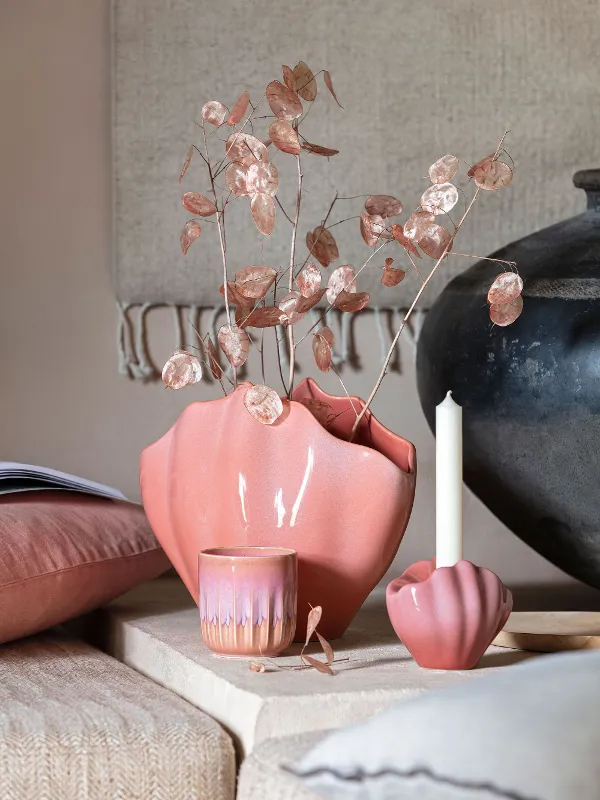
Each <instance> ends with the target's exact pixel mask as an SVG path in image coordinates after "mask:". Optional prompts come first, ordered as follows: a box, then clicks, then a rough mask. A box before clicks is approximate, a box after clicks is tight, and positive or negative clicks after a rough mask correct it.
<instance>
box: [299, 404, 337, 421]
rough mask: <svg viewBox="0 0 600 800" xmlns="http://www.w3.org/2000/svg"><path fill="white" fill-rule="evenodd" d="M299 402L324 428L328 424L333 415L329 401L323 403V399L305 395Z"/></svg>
mask: <svg viewBox="0 0 600 800" xmlns="http://www.w3.org/2000/svg"><path fill="white" fill-rule="evenodd" d="M300 402H301V403H302V405H303V406H306V408H308V410H309V411H310V413H311V414H312V415H313V417H314V418H315V419H316V420H317V422H318V423H319V424H321V425H322V426H323V427H324V428H325V427H326V426H327V425H328V424H329V422H330V420H331V417H332V415H333V408H332V407H331V406H330V405H329V403H325V402H324V401H323V400H315V399H314V398H313V397H305V398H303V399H302V400H300Z"/></svg>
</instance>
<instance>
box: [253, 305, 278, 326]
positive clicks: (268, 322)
mask: <svg viewBox="0 0 600 800" xmlns="http://www.w3.org/2000/svg"><path fill="white" fill-rule="evenodd" d="M283 322H285V314H284V313H283V312H282V311H281V309H280V308H277V307H276V306H265V307H264V308H255V309H254V311H251V312H250V314H249V315H248V317H247V318H246V321H245V323H244V327H247V328H273V327H274V326H275V325H282V324H283Z"/></svg>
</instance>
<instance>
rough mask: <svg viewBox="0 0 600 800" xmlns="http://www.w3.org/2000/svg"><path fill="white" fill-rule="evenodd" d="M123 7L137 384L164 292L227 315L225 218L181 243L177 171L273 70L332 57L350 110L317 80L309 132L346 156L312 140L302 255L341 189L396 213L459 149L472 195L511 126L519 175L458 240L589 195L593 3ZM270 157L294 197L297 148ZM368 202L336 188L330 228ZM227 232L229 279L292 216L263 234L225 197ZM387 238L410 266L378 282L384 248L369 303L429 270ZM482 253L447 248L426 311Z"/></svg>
mask: <svg viewBox="0 0 600 800" xmlns="http://www.w3.org/2000/svg"><path fill="white" fill-rule="evenodd" d="M113 5H114V8H113V38H114V43H113V44H114V178H115V235H116V242H115V245H116V246H115V253H116V265H115V266H116V291H117V299H118V301H119V304H120V314H121V317H120V328H119V348H120V350H119V351H120V354H121V365H120V367H121V371H122V372H123V373H124V374H128V375H129V376H130V377H133V378H141V379H148V378H150V377H154V375H155V370H152V369H151V368H150V367H149V366H148V364H147V359H146V358H145V356H144V350H145V344H144V339H145V328H146V325H147V318H148V312H149V311H150V309H151V308H152V307H153V306H154V305H165V304H166V305H172V306H173V307H186V308H189V307H190V306H191V307H192V308H198V309H199V308H210V309H214V311H215V313H222V312H221V311H220V306H221V300H222V298H221V296H220V295H219V291H218V290H219V286H220V285H221V284H222V283H223V275H222V264H221V254H220V248H219V242H218V236H217V231H216V225H214V224H211V223H210V222H209V221H208V220H203V219H200V220H199V221H200V225H201V229H202V232H201V235H200V238H199V239H198V241H196V242H195V243H194V244H193V245H192V247H191V248H190V250H189V252H188V253H187V255H185V256H184V255H183V254H182V252H181V249H180V245H179V233H180V231H181V229H182V227H183V225H184V223H185V222H186V221H187V219H189V218H190V215H189V213H188V212H186V211H185V210H184V209H183V207H182V205H181V195H182V193H183V192H185V191H197V192H201V193H207V192H208V190H209V188H210V187H209V186H208V185H207V183H208V182H207V179H206V176H205V172H204V170H203V168H202V167H203V162H202V159H201V158H200V157H196V158H194V159H193V160H192V163H191V165H190V168H189V170H188V172H187V174H186V176H185V177H184V179H183V182H182V184H181V185H180V184H179V183H178V177H179V173H180V171H181V167H182V164H183V161H184V159H185V156H186V153H187V151H188V148H189V146H190V144H191V143H195V144H200V143H201V131H200V129H199V127H198V126H197V125H196V120H198V119H199V118H200V110H201V108H202V105H203V104H204V102H206V101H208V100H219V101H221V102H222V103H224V104H225V105H226V106H227V107H228V108H229V109H231V107H232V105H233V104H234V102H235V100H236V99H237V97H238V96H239V95H240V94H241V92H242V91H244V90H248V91H249V92H250V96H251V99H252V100H253V102H255V103H256V102H257V101H258V100H259V99H260V98H261V96H262V95H263V93H264V90H265V87H266V85H267V83H268V82H269V81H271V80H273V79H278V80H281V78H282V76H281V65H282V64H289V65H290V66H291V67H293V66H294V65H295V63H296V62H297V61H298V60H300V59H303V60H304V61H306V62H307V63H308V65H309V66H310V67H311V69H312V70H313V71H314V72H315V73H316V72H317V71H318V70H322V69H328V70H329V71H330V72H331V76H332V80H333V84H334V86H335V90H336V93H337V95H338V97H339V100H340V102H341V103H342V104H343V106H344V109H341V108H339V107H338V106H337V105H336V103H335V101H334V100H333V98H332V97H331V95H330V94H329V92H328V91H327V89H326V88H325V86H324V83H323V76H322V75H319V76H318V77H317V82H318V87H319V90H318V95H317V98H316V100H315V103H314V105H315V109H314V110H313V111H311V113H310V116H309V117H308V119H307V120H306V125H305V134H306V136H310V140H311V141H313V142H316V143H318V144H320V145H324V146H326V147H331V148H335V149H338V150H339V151H340V152H339V155H335V156H333V157H332V158H329V159H328V158H324V157H322V156H319V155H315V154H311V153H306V152H304V151H303V153H302V171H303V173H304V186H305V189H306V193H305V195H304V200H303V205H302V209H301V215H300V230H299V245H298V257H299V258H302V259H304V257H305V255H306V254H307V249H306V245H305V236H306V233H307V231H309V230H312V229H314V227H315V226H317V225H318V224H320V222H321V220H322V219H323V218H324V216H325V214H326V212H327V209H328V207H329V205H330V203H331V200H332V199H333V197H334V195H335V192H336V191H338V192H339V194H340V197H354V196H355V195H368V194H378V193H381V194H392V195H394V196H396V197H398V198H399V199H400V200H401V201H402V203H403V205H404V212H403V215H402V216H401V217H400V218H399V220H398V221H401V222H404V221H405V220H406V218H407V217H408V215H409V214H410V213H411V212H412V211H413V210H415V209H416V208H417V207H418V206H419V202H420V198H421V194H422V193H423V191H424V190H425V189H426V188H427V187H428V186H429V178H428V177H427V170H428V167H429V166H430V164H431V163H432V162H433V161H435V160H436V159H437V158H439V157H440V156H442V155H444V154H447V153H451V154H454V155H456V156H457V157H459V158H460V159H461V160H462V161H461V174H462V176H463V177H462V178H461V179H460V180H459V181H458V186H459V188H460V189H462V190H464V192H465V195H466V198H468V197H470V196H471V195H472V192H473V187H472V186H470V185H469V181H468V179H467V178H466V170H467V169H468V168H469V166H471V165H472V164H473V163H475V162H476V161H478V160H479V159H481V158H483V157H484V156H486V155H488V154H489V153H493V152H494V150H495V148H496V145H497V143H498V141H499V139H500V137H501V136H502V133H503V131H504V129H505V127H508V128H510V129H511V133H510V135H509V136H508V138H507V141H506V148H507V150H508V151H509V153H510V155H511V156H512V158H513V159H514V162H515V178H514V181H513V184H512V186H511V187H510V188H508V189H506V190H502V191H498V192H482V193H481V196H480V198H478V201H477V203H476V204H475V206H474V208H473V211H472V213H471V214H470V216H469V219H468V221H467V223H466V224H465V226H464V228H463V229H461V232H460V234H459V236H458V237H457V240H456V243H455V246H454V249H455V250H456V251H458V252H460V253H463V254H468V255H475V256H485V255H488V254H489V253H490V252H492V251H494V250H495V249H497V248H498V247H500V246H502V245H504V244H506V243H507V242H509V241H511V240H515V239H518V238H521V237H522V236H524V235H526V234H529V233H531V232H533V231H534V230H536V229H539V228H542V227H544V226H546V225H550V224H553V223H555V222H557V221H558V220H560V219H564V218H566V217H568V216H571V215H573V214H575V213H577V212H578V211H580V210H582V209H583V207H584V197H583V194H582V193H581V192H578V191H577V190H575V189H574V188H573V186H572V182H571V178H572V175H573V173H574V172H575V171H576V170H578V169H581V168H585V167H590V166H595V165H597V164H598V163H600V140H599V139H598V136H597V130H598V124H599V122H600V119H599V118H600V103H599V102H598V99H599V93H600V84H599V83H598V81H597V79H596V76H595V72H594V69H593V65H594V64H595V62H596V60H597V53H598V52H599V51H600V25H598V18H597V14H598V9H597V4H596V3H594V2H581V3H566V4H565V3H563V2H561V1H560V0H531V1H530V2H528V3H523V2H521V0H500V2H497V3H495V4H494V5H493V6H489V7H487V8H486V10H485V14H483V13H482V12H481V4H480V3H478V2H477V0H440V2H437V3H435V5H432V4H431V3H412V2H408V0H399V2H397V3H395V4H394V6H393V8H392V7H391V6H390V5H389V4H384V3H382V2H381V0H367V2H365V3H361V4H360V5H352V6H348V3H347V2H345V0H330V1H329V2H327V3H323V2H321V0H306V2H304V3H302V4H293V3H284V4H280V5H279V6H274V5H273V3H272V2H270V0H251V2H248V0H229V2H227V4H226V6H225V7H224V6H223V4H220V3H205V4H203V6H202V9H201V12H200V11H199V10H198V8H197V6H196V5H195V4H194V3H192V2H191V0H171V1H170V2H169V3H164V2H162V0H113ZM262 103H263V105H264V112H263V113H265V114H267V113H270V110H269V108H268V106H267V104H266V102H265V101H264V100H263V101H262ZM257 115H259V112H257ZM269 122H270V120H268V119H267V120H257V122H256V126H255V128H254V132H255V133H257V134H258V135H259V136H261V138H267V127H268V123H269ZM219 138H220V139H222V140H223V141H222V143H219V146H222V148H223V154H224V150H225V143H224V140H225V139H226V134H224V133H222V132H221V131H220V130H217V131H216V132H213V134H212V141H215V140H218V139H219ZM273 160H274V163H275V164H276V166H277V168H278V170H279V181H280V189H279V190H278V198H279V200H280V201H281V203H282V205H283V207H284V208H286V209H291V208H293V206H294V202H295V192H296V179H295V172H296V165H295V159H294V157H293V156H291V155H287V154H285V153H277V154H276V155H274V156H273ZM509 163H510V160H509ZM364 199H365V198H364V197H358V198H357V199H352V200H340V201H338V203H337V204H336V206H335V208H334V212H333V213H332V216H331V218H330V222H337V221H339V220H342V219H345V218H347V217H356V216H357V215H358V214H359V213H360V212H361V211H362V210H364V208H363V204H364ZM465 203H466V199H465V198H463V197H462V196H461V199H460V200H459V204H458V205H457V206H456V207H455V209H454V210H453V211H452V212H451V213H450V215H449V217H451V219H450V218H447V219H445V220H444V224H446V226H447V227H448V229H449V230H452V229H453V225H454V224H457V223H458V221H459V220H460V217H461V215H462V213H463V211H464V208H465ZM226 227H227V258H228V264H229V270H230V275H232V274H233V273H234V272H235V270H237V269H239V268H240V267H243V266H246V265H251V264H266V265H269V266H273V267H275V268H278V269H279V268H280V267H282V266H283V265H287V262H288V260H289V235H290V224H289V222H288V221H287V220H286V219H285V217H284V215H283V213H282V212H281V210H280V209H279V208H277V219H276V223H275V229H274V232H273V234H272V235H271V236H270V237H266V236H263V235H261V234H260V233H258V232H257V230H256V228H255V225H254V222H253V220H252V217H251V215H250V211H249V208H248V202H247V200H245V199H244V198H240V199H237V200H235V202H232V203H231V204H230V205H228V207H227V214H226ZM332 232H335V237H336V239H337V242H338V246H339V251H340V260H339V261H338V262H336V264H352V265H354V267H355V268H356V269H358V268H359V267H360V266H362V264H363V263H364V262H365V260H366V259H367V257H368V256H369V255H370V253H371V252H372V251H371V250H370V248H368V247H367V245H366V244H365V243H364V242H363V240H362V238H361V235H360V231H359V220H358V219H352V220H351V221H349V222H346V223H344V224H343V225H338V226H336V227H335V228H334V229H333V231H332ZM387 250H388V248H386V250H385V251H384V252H383V253H382V255H384V254H385V255H393V256H394V258H395V266H399V267H403V268H406V269H407V270H408V275H407V277H406V279H405V280H404V281H403V282H402V283H401V284H399V285H398V286H396V287H392V288H388V287H384V286H383V285H382V284H381V283H380V278H381V267H382V266H383V258H381V259H379V260H377V258H375V259H373V268H372V269H371V268H367V269H365V271H364V272H363V273H362V275H361V277H360V279H359V282H360V286H359V289H360V290H361V291H367V292H369V293H370V294H371V306H372V307H374V308H376V309H381V308H385V309H397V308H406V307H407V306H408V305H410V303H411V302H412V299H413V298H414V296H415V293H416V292H417V291H418V288H419V286H420V278H419V276H418V275H417V274H416V271H415V270H414V268H413V267H412V265H411V264H410V262H409V261H408V259H407V258H406V257H405V255H404V251H403V250H402V249H401V248H400V247H399V246H396V245H395V244H392V245H390V247H389V250H390V252H389V253H388V252H387ZM392 251H393V252H392ZM418 263H419V267H420V268H421V271H422V274H423V275H424V276H426V275H427V274H428V272H429V270H430V269H431V267H432V266H433V263H434V262H433V261H432V259H430V258H428V257H427V256H424V257H423V258H422V259H421V260H420V261H419V262H418ZM470 263H471V260H470V259H469V258H466V257H464V256H460V255H456V256H451V257H450V258H449V259H448V260H447V262H446V263H444V264H443V265H442V267H441V268H440V269H439V270H438V272H437V273H436V275H435V276H434V278H433V279H432V280H431V283H430V285H428V287H427V289H426V291H425V292H424V295H423V297H422V302H421V306H420V307H421V308H423V309H426V308H427V307H429V306H430V305H431V303H432V302H433V301H434V300H435V298H436V296H437V295H438V294H439V292H440V291H441V289H442V288H443V287H444V286H445V285H446V284H447V282H448V281H449V280H450V279H451V278H452V277H454V276H455V275H457V274H458V273H459V272H461V271H462V270H463V269H465V268H466V267H467V266H469V264H470ZM330 269H331V268H330ZM327 271H328V270H326V272H327ZM128 330H130V332H128ZM205 332H206V331H202V333H205ZM129 350H131V353H129Z"/></svg>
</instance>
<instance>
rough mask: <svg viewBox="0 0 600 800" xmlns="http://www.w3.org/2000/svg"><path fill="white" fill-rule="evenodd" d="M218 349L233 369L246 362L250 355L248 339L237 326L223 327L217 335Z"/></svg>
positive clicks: (244, 332)
mask: <svg viewBox="0 0 600 800" xmlns="http://www.w3.org/2000/svg"><path fill="white" fill-rule="evenodd" d="M217 340H218V342H219V347H220V348H221V350H222V351H223V352H224V353H225V357H226V358H227V360H228V361H229V363H230V364H231V366H232V367H233V368H234V369H237V368H238V367H241V366H242V364H244V363H245V362H246V359H247V358H248V355H249V353H250V337H249V336H248V334H247V333H246V331H245V330H243V329H242V328H240V327H238V326H237V325H223V326H222V327H221V328H219V332H218V334H217Z"/></svg>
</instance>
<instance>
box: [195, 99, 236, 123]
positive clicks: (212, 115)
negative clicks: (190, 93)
mask: <svg viewBox="0 0 600 800" xmlns="http://www.w3.org/2000/svg"><path fill="white" fill-rule="evenodd" d="M228 114H229V109H228V108H227V106H224V105H223V103H219V101H218V100H209V101H208V103H205V104H204V105H203V106H202V119H204V120H206V122H210V124H211V125H216V126H217V127H218V126H219V125H222V124H223V123H224V122H225V118H226V117H227V115H228Z"/></svg>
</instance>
